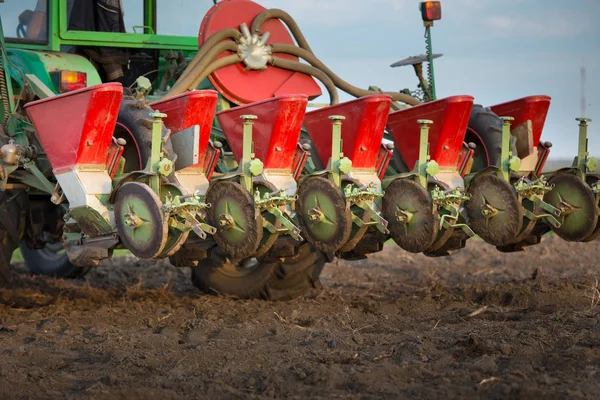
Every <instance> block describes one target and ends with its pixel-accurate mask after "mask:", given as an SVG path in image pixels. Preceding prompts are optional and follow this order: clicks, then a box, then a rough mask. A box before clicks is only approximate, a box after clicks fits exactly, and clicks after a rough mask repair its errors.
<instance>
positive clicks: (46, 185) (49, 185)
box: [22, 160, 55, 194]
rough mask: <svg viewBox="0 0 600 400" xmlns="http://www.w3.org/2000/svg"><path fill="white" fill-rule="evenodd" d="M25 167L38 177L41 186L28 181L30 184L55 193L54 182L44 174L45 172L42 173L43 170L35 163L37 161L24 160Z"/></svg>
mask: <svg viewBox="0 0 600 400" xmlns="http://www.w3.org/2000/svg"><path fill="white" fill-rule="evenodd" d="M22 164H23V168H25V169H26V170H27V171H29V172H30V173H31V174H32V175H33V176H34V177H35V178H37V180H38V182H39V184H40V185H39V186H36V185H33V184H32V183H28V185H30V186H36V187H37V188H38V189H42V190H43V191H45V192H47V193H49V194H52V193H54V186H55V185H54V184H52V183H51V182H50V181H49V180H48V178H46V177H45V176H44V174H42V172H41V171H40V170H39V168H38V167H37V165H35V163H34V162H33V161H31V160H25V161H23V163H22Z"/></svg>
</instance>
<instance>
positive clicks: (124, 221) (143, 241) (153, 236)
mask: <svg viewBox="0 0 600 400" xmlns="http://www.w3.org/2000/svg"><path fill="white" fill-rule="evenodd" d="M114 212H115V222H116V224H117V233H118V234H119V237H120V238H121V241H122V242H123V244H124V245H125V247H126V248H127V249H128V250H129V251H131V252H132V253H133V254H134V255H135V256H137V257H139V258H145V259H149V258H155V257H157V256H158V255H159V254H160V253H161V252H162V251H163V249H164V248H165V244H166V243H167V236H168V225H167V220H166V219H165V218H164V215H163V211H162V202H161V201H160V199H159V197H158V196H157V195H156V193H154V192H153V191H152V189H150V187H149V186H148V185H145V184H143V183H138V182H128V183H125V184H124V185H123V186H121V187H120V188H119V190H118V191H117V195H116V199H115V208H114Z"/></svg>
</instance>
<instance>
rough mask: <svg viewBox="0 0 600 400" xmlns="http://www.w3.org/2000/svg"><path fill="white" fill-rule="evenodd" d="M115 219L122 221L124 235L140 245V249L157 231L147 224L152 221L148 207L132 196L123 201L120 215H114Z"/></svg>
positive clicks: (154, 227)
mask: <svg viewBox="0 0 600 400" xmlns="http://www.w3.org/2000/svg"><path fill="white" fill-rule="evenodd" d="M116 218H118V219H120V220H122V221H124V224H125V226H126V228H125V234H126V235H127V236H128V237H129V240H131V241H132V242H134V243H138V244H140V245H141V247H143V246H144V244H145V243H147V242H149V241H150V240H152V237H153V236H154V234H155V230H156V229H157V227H156V226H153V225H152V224H151V223H150V222H149V221H152V219H153V214H152V211H151V210H150V209H149V208H148V205H147V204H146V203H145V202H144V201H141V200H140V199H138V198H136V197H134V196H129V197H127V198H126V199H125V201H124V204H123V207H122V208H121V213H120V214H119V215H116ZM136 247H137V245H136Z"/></svg>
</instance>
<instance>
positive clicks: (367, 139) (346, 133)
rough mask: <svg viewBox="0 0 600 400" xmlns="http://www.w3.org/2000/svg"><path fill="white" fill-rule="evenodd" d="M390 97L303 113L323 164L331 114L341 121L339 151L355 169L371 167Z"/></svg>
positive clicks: (363, 99)
mask: <svg viewBox="0 0 600 400" xmlns="http://www.w3.org/2000/svg"><path fill="white" fill-rule="evenodd" d="M391 103H392V98H391V97H390V96H388V95H372V96H365V97H361V98H359V99H356V100H351V101H347V102H344V103H340V104H336V105H334V106H329V107H324V108H320V109H318V110H315V111H311V112H308V113H306V117H304V126H305V128H306V130H307V131H308V133H309V135H310V138H311V140H312V145H313V146H314V148H315V149H316V150H317V153H318V154H319V158H320V159H321V162H322V163H323V165H327V163H328V161H329V158H330V157H331V145H332V144H331V139H332V136H331V135H332V121H331V120H330V119H329V117H330V116H332V115H342V116H344V117H346V119H345V120H344V121H342V151H343V153H344V156H346V157H348V158H349V159H350V160H352V167H353V168H357V169H365V168H374V167H375V164H376V162H377V155H378V154H379V148H380V147H381V141H382V139H383V133H384V130H385V123H386V121H387V118H388V115H389V112H390V105H391Z"/></svg>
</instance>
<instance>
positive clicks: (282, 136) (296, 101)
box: [217, 95, 308, 171]
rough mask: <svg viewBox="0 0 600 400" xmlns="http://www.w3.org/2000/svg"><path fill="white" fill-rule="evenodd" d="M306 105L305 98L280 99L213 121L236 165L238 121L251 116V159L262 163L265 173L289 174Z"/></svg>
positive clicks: (240, 131)
mask: <svg viewBox="0 0 600 400" xmlns="http://www.w3.org/2000/svg"><path fill="white" fill-rule="evenodd" d="M307 104H308V98H307V96H306V95H284V96H278V97H275V98H273V99H269V100H263V101H259V102H256V103H251V104H247V105H245V106H240V107H235V108H231V109H229V110H225V111H221V112H219V113H218V114H217V119H218V120H219V123H220V124H221V128H222V129H223V132H224V133H225V137H226V138H227V142H228V143H229V146H230V147H231V151H232V152H233V155H234V157H235V158H236V160H237V161H238V162H239V161H240V159H241V158H242V144H243V129H242V126H243V124H242V120H241V119H240V117H241V116H242V115H255V116H256V117H257V119H256V121H254V126H253V136H252V140H253V141H254V154H255V157H256V158H258V159H259V160H261V161H262V162H263V164H264V169H265V170H287V171H291V170H292V168H293V165H294V160H295V157H294V156H295V154H296V148H297V145H298V139H299V138H300V131H301V130H302V120H303V118H304V114H305V112H306V105H307Z"/></svg>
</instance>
